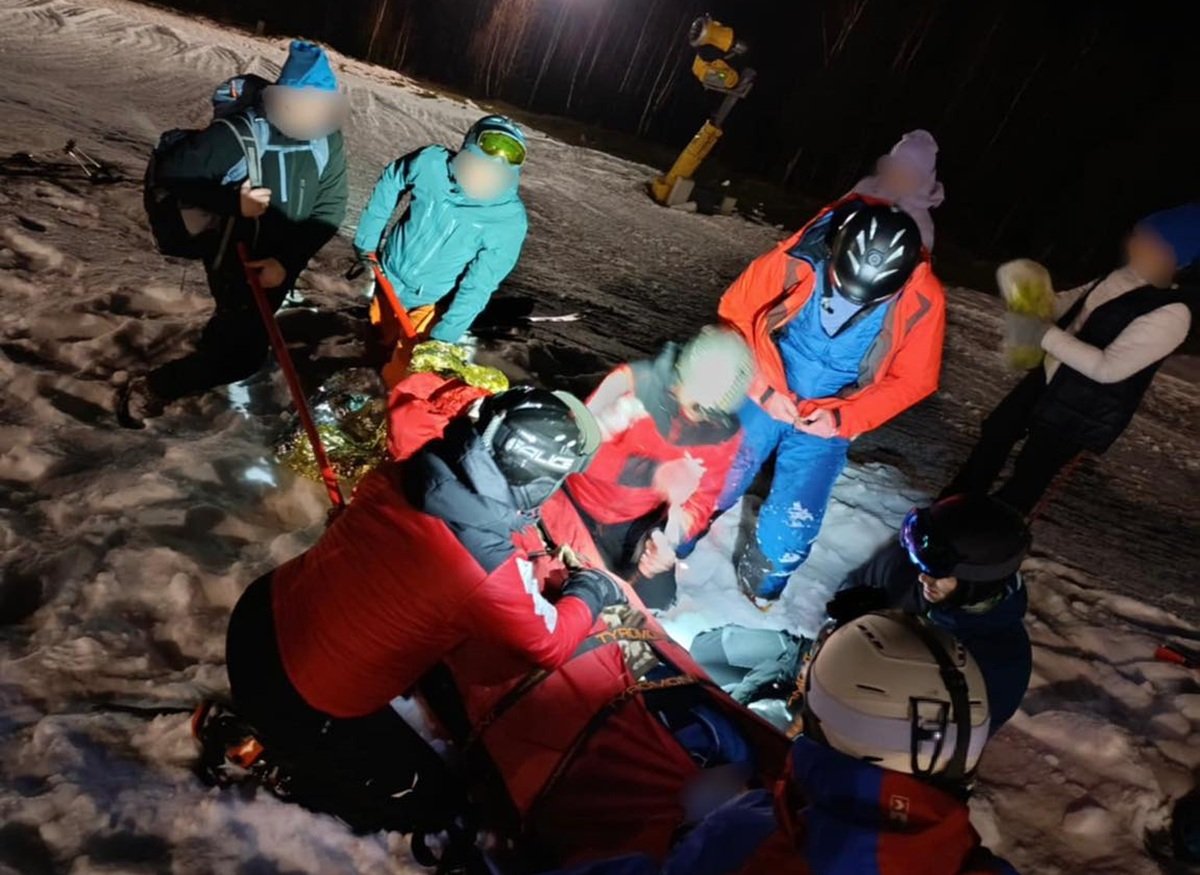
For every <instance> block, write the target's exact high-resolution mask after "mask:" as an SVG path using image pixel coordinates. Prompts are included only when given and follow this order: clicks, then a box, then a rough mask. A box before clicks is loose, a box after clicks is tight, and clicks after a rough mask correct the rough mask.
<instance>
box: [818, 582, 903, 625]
mask: <svg viewBox="0 0 1200 875" xmlns="http://www.w3.org/2000/svg"><path fill="white" fill-rule="evenodd" d="M887 608H888V595H887V591H886V590H882V589H878V588H876V587H873V586H851V587H849V588H847V589H839V590H838V591H837V592H835V593H834V594H833V598H832V599H830V600H829V603H828V604H826V605H825V612H826V613H827V614H829V618H830V619H831V620H833V621H834V622H836V623H837V624H838V625H839V626H840V625H841V624H842V623H849V622H850V621H851V620H857V619H858V618H859V617H861V616H862V615H863V614H869V613H871V612H872V611H883V610H886V609H887Z"/></svg>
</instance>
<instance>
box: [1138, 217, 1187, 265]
mask: <svg viewBox="0 0 1200 875" xmlns="http://www.w3.org/2000/svg"><path fill="white" fill-rule="evenodd" d="M1137 226H1138V228H1142V229H1146V230H1149V231H1152V232H1153V233H1154V234H1156V235H1157V236H1158V238H1159V239H1160V240H1162V242H1163V243H1165V244H1167V245H1168V246H1169V247H1171V251H1173V252H1174V253H1175V266H1176V268H1177V269H1178V270H1183V269H1184V268H1187V267H1191V266H1192V265H1193V264H1195V262H1196V261H1197V259H1200V201H1193V202H1192V203H1188V204H1184V205H1183V206H1179V207H1174V208H1172V209H1169V210H1161V211H1159V212H1157V213H1151V214H1150V215H1148V216H1146V218H1144V219H1142V220H1141V221H1140V222H1138V224H1137Z"/></svg>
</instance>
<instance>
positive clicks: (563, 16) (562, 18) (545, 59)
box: [526, 3, 567, 106]
mask: <svg viewBox="0 0 1200 875" xmlns="http://www.w3.org/2000/svg"><path fill="white" fill-rule="evenodd" d="M566 23H567V4H566V3H563V4H561V5H560V6H559V7H558V18H557V20H556V21H555V22H554V34H553V35H552V36H551V37H550V45H549V46H548V47H547V48H546V53H545V54H544V55H542V66H541V68H540V69H539V70H538V74H537V78H536V79H534V80H533V88H532V89H531V90H530V92H529V97H528V98H527V100H526V102H527V103H528V104H529V105H530V106H532V105H533V100H534V98H535V97H537V93H538V89H539V88H541V87H542V79H543V78H544V77H545V75H546V70H548V69H549V68H550V61H551V60H553V58H554V53H555V52H557V51H558V43H559V40H561V39H562V32H563V26H564V25H565V24H566Z"/></svg>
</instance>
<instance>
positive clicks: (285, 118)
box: [263, 85, 346, 140]
mask: <svg viewBox="0 0 1200 875" xmlns="http://www.w3.org/2000/svg"><path fill="white" fill-rule="evenodd" d="M263 109H264V110H265V111H266V114H267V121H269V122H270V123H271V124H272V125H274V126H275V127H277V128H278V129H279V130H280V131H282V132H283V133H284V135H286V136H288V137H291V138H292V139H293V140H319V139H320V138H321V137H327V136H329V135H330V134H332V133H333V132H334V131H336V130H338V129H339V128H340V127H341V126H342V123H343V122H344V121H345V119H346V99H345V97H343V96H342V94H341V93H339V92H336V91H318V90H317V89H315V88H288V87H286V86H280V85H272V86H271V87H269V88H267V89H266V91H265V92H263Z"/></svg>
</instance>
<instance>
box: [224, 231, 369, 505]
mask: <svg viewBox="0 0 1200 875" xmlns="http://www.w3.org/2000/svg"><path fill="white" fill-rule="evenodd" d="M249 255H250V254H249V252H248V251H247V249H246V244H245V243H239V244H238V258H240V259H241V260H242V270H244V271H245V273H246V282H247V283H249V285H250V291H251V292H253V293H254V303H256V304H257V305H258V312H259V315H261V316H262V320H263V325H265V326H266V329H267V337H268V338H269V339H270V341H271V348H272V349H273V350H275V358H276V360H277V361H278V362H279V367H280V369H281V370H282V371H283V376H284V378H285V379H286V380H287V384H288V389H290V390H291V393H292V401H293V402H294V403H295V405H296V412H297V413H298V414H300V422H301V423H302V424H303V425H304V431H305V433H306V434H307V435H308V442H309V443H310V444H311V445H312V449H313V458H314V459H316V461H317V467H319V468H320V469H321V479H322V480H323V481H324V482H325V489H326V491H328V493H329V500H330V502H331V503H332V504H333V509H334V510H335V511H340V510H342V509H343V508H344V507H345V506H346V499H345V498H344V497H343V496H342V487H341V485H340V484H339V483H338V477H337V472H335V471H334V470H333V466H332V465H330V464H329V457H328V456H326V455H325V447H324V445H322V443H321V435H320V433H319V432H318V431H317V424H316V423H315V422H314V421H313V418H312V411H311V410H309V408H308V399H307V398H306V397H305V396H304V387H303V386H301V385H300V376H299V375H298V374H297V373H296V365H295V364H294V363H293V362H292V355H291V353H289V352H288V348H287V344H286V343H285V342H284V340H283V333H282V332H281V331H280V330H279V323H278V322H277V321H276V319H275V312H274V311H273V310H272V309H271V305H270V303H269V302H268V301H267V294H266V292H264V291H263V287H262V283H261V282H259V280H258V274H257V273H255V272H254V270H253V269H252V268H250V267H248V266H247V264H246V262H248V261H249V260H250V257H249Z"/></svg>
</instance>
